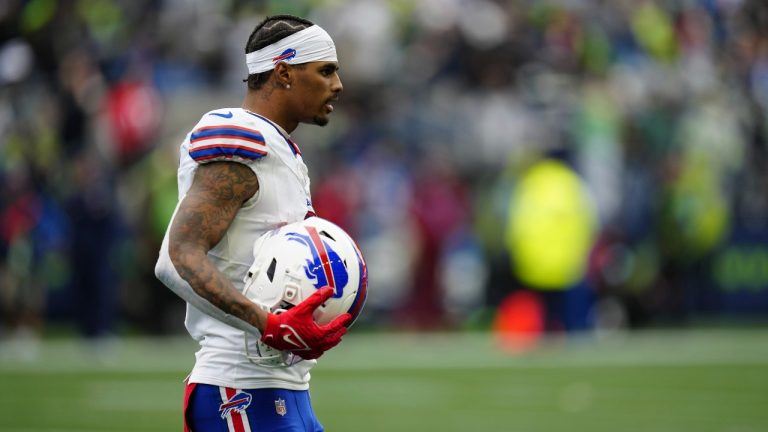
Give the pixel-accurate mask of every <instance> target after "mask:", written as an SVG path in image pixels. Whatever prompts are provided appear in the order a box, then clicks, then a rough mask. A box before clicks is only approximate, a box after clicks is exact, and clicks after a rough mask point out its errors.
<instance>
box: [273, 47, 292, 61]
mask: <svg viewBox="0 0 768 432" xmlns="http://www.w3.org/2000/svg"><path fill="white" fill-rule="evenodd" d="M294 57H296V50H295V49H293V48H288V49H287V50H285V51H283V53H282V54H280V55H279V56H277V57H275V58H273V59H272V63H277V62H279V61H288V60H290V59H292V58H294Z"/></svg>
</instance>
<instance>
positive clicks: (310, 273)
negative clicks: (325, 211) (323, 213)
mask: <svg viewBox="0 0 768 432" xmlns="http://www.w3.org/2000/svg"><path fill="white" fill-rule="evenodd" d="M306 228H307V233H308V235H305V234H300V233H297V232H291V233H288V234H287V235H288V238H289V240H292V241H297V242H300V243H303V244H304V245H306V246H307V247H308V248H309V250H310V252H312V259H311V260H306V265H305V266H304V273H305V274H306V275H307V278H308V279H309V280H310V281H313V282H312V283H313V285H314V286H315V288H317V289H320V288H322V287H324V286H329V287H331V288H333V289H334V293H333V297H335V298H339V297H341V295H342V294H343V292H344V287H345V286H346V285H347V282H348V281H349V273H348V272H347V267H346V266H345V265H344V262H343V261H342V259H341V258H340V257H339V254H338V253H337V252H336V251H334V250H333V249H332V248H331V247H330V246H329V245H328V243H326V242H324V241H323V239H322V238H320V234H319V233H318V232H317V229H315V227H312V226H308V227H306Z"/></svg>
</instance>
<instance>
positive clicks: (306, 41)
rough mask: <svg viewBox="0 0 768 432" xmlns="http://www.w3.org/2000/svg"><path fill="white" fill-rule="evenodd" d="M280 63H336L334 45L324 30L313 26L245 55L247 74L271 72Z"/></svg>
mask: <svg viewBox="0 0 768 432" xmlns="http://www.w3.org/2000/svg"><path fill="white" fill-rule="evenodd" d="M281 61H284V62H286V63H289V64H301V63H309V62H314V61H337V58H336V45H334V44H333V39H331V36H330V35H328V33H326V32H325V30H323V29H322V28H321V27H320V26H318V25H313V26H311V27H307V28H305V29H304V30H301V31H299V32H297V33H294V34H292V35H290V36H287V37H285V38H283V39H281V40H279V41H277V42H275V43H273V44H272V45H267V46H265V47H264V48H262V49H260V50H257V51H254V52H252V53H248V54H246V55H245V63H246V64H247V65H248V74H256V73H261V72H266V71H268V70H272V69H274V68H275V65H276V64H277V63H278V62H281Z"/></svg>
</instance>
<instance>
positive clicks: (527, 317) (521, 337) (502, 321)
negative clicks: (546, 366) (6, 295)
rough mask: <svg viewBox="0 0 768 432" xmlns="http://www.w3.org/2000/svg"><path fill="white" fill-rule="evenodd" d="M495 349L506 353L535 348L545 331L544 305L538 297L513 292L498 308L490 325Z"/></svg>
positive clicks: (532, 294) (523, 292) (525, 292)
mask: <svg viewBox="0 0 768 432" xmlns="http://www.w3.org/2000/svg"><path fill="white" fill-rule="evenodd" d="M492 330H493V334H494V337H495V339H496V342H497V344H498V346H499V347H500V348H501V349H503V350H505V351H509V352H523V351H528V350H530V349H532V348H534V347H535V346H536V345H537V344H538V341H539V339H540V338H541V335H542V333H543V331H544V305H543V304H542V301H541V298H540V297H539V295H538V294H536V293H534V292H531V291H515V292H513V293H512V294H510V295H508V296H507V297H506V298H505V299H504V300H503V301H502V302H501V304H500V305H499V307H498V309H497V311H496V317H495V319H494V321H493V326H492Z"/></svg>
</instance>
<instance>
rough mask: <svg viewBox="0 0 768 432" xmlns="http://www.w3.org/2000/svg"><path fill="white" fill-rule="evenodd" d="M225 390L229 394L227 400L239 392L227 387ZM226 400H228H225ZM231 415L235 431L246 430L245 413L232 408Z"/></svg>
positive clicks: (243, 431) (242, 431)
mask: <svg viewBox="0 0 768 432" xmlns="http://www.w3.org/2000/svg"><path fill="white" fill-rule="evenodd" d="M224 392H225V393H226V395H227V400H229V399H232V396H234V395H235V394H237V391H236V390H235V389H233V388H229V387H226V388H224ZM225 402H226V401H225ZM229 416H230V417H231V418H232V426H233V427H234V428H235V431H234V432H245V426H243V415H242V414H241V413H240V411H238V410H231V411H230V412H229Z"/></svg>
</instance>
